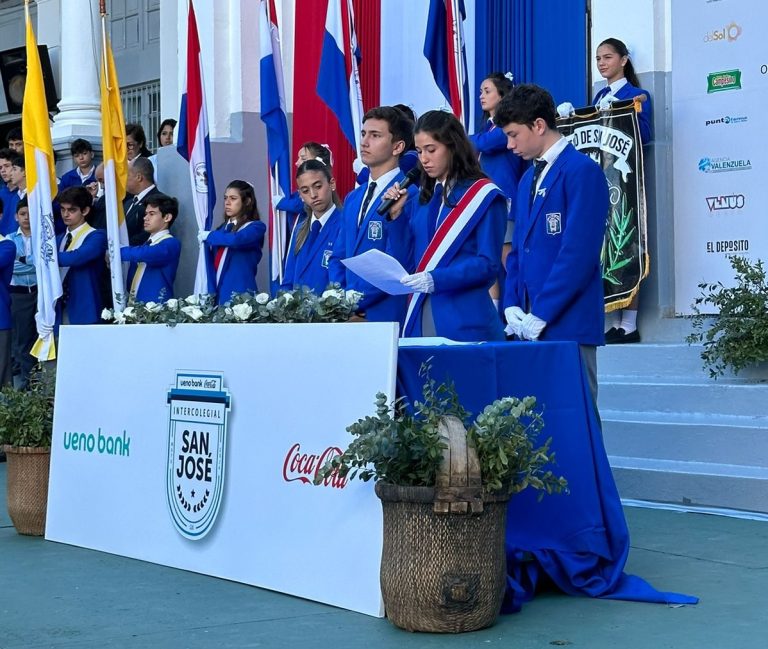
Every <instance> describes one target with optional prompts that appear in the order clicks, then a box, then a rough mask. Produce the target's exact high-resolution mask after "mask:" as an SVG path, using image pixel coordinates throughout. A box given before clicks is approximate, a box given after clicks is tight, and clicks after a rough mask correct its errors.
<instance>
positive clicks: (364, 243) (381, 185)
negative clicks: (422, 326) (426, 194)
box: [328, 106, 415, 324]
mask: <svg viewBox="0 0 768 649" xmlns="http://www.w3.org/2000/svg"><path fill="white" fill-rule="evenodd" d="M411 148H413V122H412V121H411V120H410V119H408V117H406V115H405V114H404V113H403V112H402V111H401V110H398V109H397V108H394V107H393V106H379V107H378V108H372V109H371V110H369V111H368V112H367V113H366V114H365V116H364V117H363V130H362V139H361V145H360V150H361V153H360V155H361V158H362V161H363V164H365V165H366V166H367V167H368V169H369V170H370V176H369V179H368V182H367V183H366V184H365V185H361V186H360V187H358V188H356V189H354V190H352V191H351V192H350V193H349V194H347V197H346V199H344V213H343V218H342V221H341V227H340V229H339V234H338V237H337V238H336V243H335V245H334V246H333V253H332V254H331V261H330V264H329V268H328V271H329V276H330V280H331V281H332V282H337V283H339V284H341V286H342V287H343V288H345V289H347V290H354V291H358V292H360V293H362V294H363V298H362V300H361V301H360V304H359V314H360V315H364V316H365V318H366V319H367V320H370V321H372V322H399V323H400V324H402V322H403V319H404V317H405V309H406V297H405V296H403V295H388V294H387V293H384V292H383V291H380V290H379V289H377V288H375V287H374V286H372V285H371V284H369V283H368V282H366V281H364V280H362V279H361V278H360V277H358V276H357V275H355V274H354V273H353V272H352V271H349V270H347V269H346V267H345V266H344V265H343V264H342V263H341V260H342V259H346V258H347V257H355V256H357V255H361V254H362V253H364V252H366V251H368V250H373V249H377V250H381V251H382V252H384V251H385V250H386V249H387V248H388V247H389V248H390V250H392V249H393V248H394V247H393V246H391V245H390V246H388V245H387V239H388V232H389V229H390V222H389V221H387V220H386V217H385V216H382V215H380V214H379V213H378V212H377V211H376V210H377V208H378V207H379V205H380V204H381V201H382V198H383V196H384V193H385V192H386V190H387V189H389V188H390V187H391V186H392V185H394V184H395V183H396V182H398V183H402V182H403V179H404V178H405V175H404V174H403V172H402V171H401V170H400V166H399V161H400V156H401V155H402V154H403V153H404V152H405V151H407V150H409V149H411ZM413 196H415V191H414V192H410V193H409V197H413ZM412 203H413V201H412V200H409V201H408V204H407V205H406V206H405V208H404V215H403V216H404V217H405V218H409V217H410V211H411V206H412ZM401 218H402V217H401ZM397 249H398V250H401V251H402V254H396V255H395V256H396V257H397V258H398V260H399V261H400V263H402V264H404V263H406V262H407V260H408V258H409V257H410V254H409V253H410V251H409V250H408V249H407V248H406V247H403V248H399V247H398V248H397Z"/></svg>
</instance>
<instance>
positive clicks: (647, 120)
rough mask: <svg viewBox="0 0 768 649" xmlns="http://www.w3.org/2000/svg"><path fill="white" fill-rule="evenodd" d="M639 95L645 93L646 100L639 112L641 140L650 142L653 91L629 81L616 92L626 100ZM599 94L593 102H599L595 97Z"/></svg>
mask: <svg viewBox="0 0 768 649" xmlns="http://www.w3.org/2000/svg"><path fill="white" fill-rule="evenodd" d="M598 92H599V91H598ZM638 95H645V96H646V100H645V101H644V102H642V106H643V110H642V111H640V112H639V113H638V114H637V123H638V126H639V127H640V141H641V142H642V143H643V144H648V142H650V141H651V124H652V123H653V107H652V106H651V93H650V92H648V91H647V90H643V89H642V88H638V87H637V86H633V85H632V84H631V83H629V81H627V83H625V84H624V85H623V86H622V87H621V88H619V89H618V91H617V92H616V93H615V95H614V96H615V97H616V99H621V100H622V101H626V100H627V99H633V98H634V97H637V96H638ZM596 98H597V95H595V97H594V98H593V99H592V103H593V104H595V103H597V102H596V101H595V99H596Z"/></svg>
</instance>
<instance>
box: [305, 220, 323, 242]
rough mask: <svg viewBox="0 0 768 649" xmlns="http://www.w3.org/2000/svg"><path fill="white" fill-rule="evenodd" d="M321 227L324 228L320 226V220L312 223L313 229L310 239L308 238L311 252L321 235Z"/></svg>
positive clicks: (310, 231) (310, 232)
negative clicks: (318, 236)
mask: <svg viewBox="0 0 768 649" xmlns="http://www.w3.org/2000/svg"><path fill="white" fill-rule="evenodd" d="M321 227H323V226H322V225H321V224H320V220H319V219H315V221H313V222H312V227H311V228H310V230H309V237H308V238H307V250H311V248H312V246H313V245H314V244H315V240H316V239H317V235H318V234H320V228H321Z"/></svg>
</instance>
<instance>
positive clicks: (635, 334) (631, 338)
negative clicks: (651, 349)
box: [605, 328, 640, 345]
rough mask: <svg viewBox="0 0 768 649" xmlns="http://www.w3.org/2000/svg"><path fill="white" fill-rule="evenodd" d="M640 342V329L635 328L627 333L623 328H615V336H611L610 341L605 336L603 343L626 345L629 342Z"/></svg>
mask: <svg viewBox="0 0 768 649" xmlns="http://www.w3.org/2000/svg"><path fill="white" fill-rule="evenodd" d="M639 342H640V330H639V329H635V330H634V331H631V332H630V333H627V332H626V331H624V329H621V328H619V329H617V330H616V336H615V337H614V338H612V339H611V340H610V341H609V340H608V337H607V336H606V339H605V343H606V344H607V345H627V344H629V343H639Z"/></svg>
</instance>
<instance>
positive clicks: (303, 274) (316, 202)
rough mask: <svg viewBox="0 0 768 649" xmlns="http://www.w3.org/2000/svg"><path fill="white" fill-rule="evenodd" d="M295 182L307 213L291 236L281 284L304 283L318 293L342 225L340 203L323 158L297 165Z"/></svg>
mask: <svg viewBox="0 0 768 649" xmlns="http://www.w3.org/2000/svg"><path fill="white" fill-rule="evenodd" d="M296 184H297V186H298V188H299V195H300V196H301V199H302V201H304V204H305V205H306V206H307V211H308V212H309V216H308V218H304V219H303V220H302V222H301V225H300V226H298V227H297V229H296V232H295V233H294V236H293V237H292V238H291V248H290V250H289V251H288V258H287V260H286V264H285V276H284V280H283V284H282V285H281V287H280V288H282V289H285V290H291V289H293V288H300V287H302V286H306V287H307V288H310V289H312V290H313V291H314V292H315V293H317V294H318V295H319V294H321V293H322V292H323V290H324V289H325V288H326V287H327V286H328V283H329V277H328V266H329V262H330V259H331V254H332V252H333V244H334V243H335V241H336V238H337V237H338V235H339V228H340V227H341V219H342V214H341V203H340V201H339V199H338V196H337V195H336V181H335V180H334V178H333V174H332V172H331V168H330V167H329V166H328V165H326V164H325V163H324V162H323V161H322V160H307V161H306V162H303V163H302V164H301V165H299V168H298V170H297V171H296Z"/></svg>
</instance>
